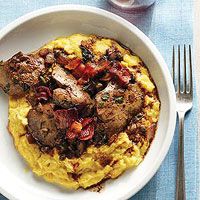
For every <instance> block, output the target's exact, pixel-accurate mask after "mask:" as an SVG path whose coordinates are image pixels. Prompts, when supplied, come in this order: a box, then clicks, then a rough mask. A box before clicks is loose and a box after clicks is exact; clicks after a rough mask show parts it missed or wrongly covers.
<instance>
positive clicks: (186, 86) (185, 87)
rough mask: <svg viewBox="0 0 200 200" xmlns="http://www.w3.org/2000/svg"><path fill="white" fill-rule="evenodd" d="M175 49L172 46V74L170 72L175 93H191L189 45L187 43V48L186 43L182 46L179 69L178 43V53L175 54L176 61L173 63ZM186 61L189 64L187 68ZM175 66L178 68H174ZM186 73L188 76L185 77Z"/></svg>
mask: <svg viewBox="0 0 200 200" xmlns="http://www.w3.org/2000/svg"><path fill="white" fill-rule="evenodd" d="M175 51H176V50H175V47H174V46H173V57H172V68H173V71H172V72H173V74H172V77H173V82H174V86H175V90H176V93H185V94H186V93H190V94H192V88H193V85H192V83H193V80H192V53H191V45H189V46H188V48H187V47H186V45H185V44H184V47H183V70H181V47H180V45H178V55H177V58H178V63H175V60H176V53H175ZM187 51H188V56H187ZM187 63H188V64H189V68H188V67H187V66H188V65H187ZM177 65H178V66H177ZM176 66H177V67H178V70H176ZM182 71H183V72H182ZM187 73H189V77H187ZM176 74H177V79H176V78H175V77H176ZM181 74H182V75H181ZM181 77H182V78H181ZM181 80H182V81H181ZM181 86H182V87H181Z"/></svg>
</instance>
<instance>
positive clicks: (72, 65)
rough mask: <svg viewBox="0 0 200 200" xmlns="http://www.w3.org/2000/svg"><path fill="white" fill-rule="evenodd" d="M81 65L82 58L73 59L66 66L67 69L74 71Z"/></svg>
mask: <svg viewBox="0 0 200 200" xmlns="http://www.w3.org/2000/svg"><path fill="white" fill-rule="evenodd" d="M80 64H81V59H80V58H72V59H69V60H68V64H67V65H65V68H66V69H69V70H73V69H75V68H77V67H78V66H79V65H80Z"/></svg>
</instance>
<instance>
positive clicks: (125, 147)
mask: <svg viewBox="0 0 200 200" xmlns="http://www.w3.org/2000/svg"><path fill="white" fill-rule="evenodd" d="M88 39H93V40H95V43H94V45H93V51H94V52H95V56H96V57H99V56H100V55H101V54H105V51H106V50H107V49H108V48H109V47H111V46H115V47H116V48H118V50H119V51H120V52H121V53H122V55H123V61H121V63H122V65H123V66H124V67H128V68H129V70H130V71H131V72H132V73H133V74H134V76H135V77H136V81H138V82H139V83H140V85H141V87H143V88H144V90H146V91H147V94H146V95H145V99H144V101H145V106H144V108H143V113H144V118H143V119H142V123H143V124H144V126H145V127H148V126H150V125H151V123H152V122H154V123H155V122H157V121H158V116H159V109H160V102H159V99H158V98H157V97H156V95H153V94H150V93H151V92H152V91H153V89H154V88H155V85H154V83H153V82H152V81H151V78H150V76H149V73H148V70H146V68H145V67H144V66H142V65H141V63H142V61H141V60H140V58H139V57H137V56H135V55H134V56H133V55H131V53H130V52H129V51H128V50H126V49H124V48H122V47H121V46H120V45H119V44H118V43H117V42H115V41H113V40H110V39H103V38H98V37H96V36H93V35H90V36H87V35H80V34H75V35H72V36H70V37H62V38H58V39H56V40H54V41H52V42H50V43H48V44H46V45H45V46H44V47H43V48H50V49H53V48H64V49H65V50H66V51H67V52H68V54H69V56H71V57H73V56H75V57H77V56H78V57H81V50H80V48H79V45H80V43H81V41H83V40H88ZM138 68H140V69H141V70H140V72H138V70H136V69H138ZM30 109H31V106H30V104H29V103H28V101H27V100H26V99H25V98H21V99H12V98H10V100H9V131H10V133H11V134H12V136H13V139H14V144H15V146H16V149H17V150H18V151H19V153H20V154H21V155H22V156H23V158H24V159H25V160H26V162H27V163H28V165H29V166H30V168H31V169H32V171H33V172H34V173H35V174H36V175H38V176H41V177H43V178H44V179H45V180H46V181H48V182H52V183H55V184H58V185H61V186H63V187H65V188H68V189H77V188H79V187H82V188H87V187H89V186H91V185H94V184H97V183H98V182H100V181H101V180H103V179H107V178H116V177H118V176H119V175H120V174H122V173H123V172H124V171H125V170H127V169H129V168H131V167H136V166H138V165H139V164H140V162H141V161H142V160H143V158H144V155H145V153H146V152H147V150H148V147H149V141H147V140H145V139H144V138H141V140H140V142H138V143H137V144H136V143H133V142H132V141H131V140H130V139H129V137H128V135H127V134H126V133H125V132H122V133H120V134H119V135H118V138H117V140H116V141H115V142H113V143H112V144H111V145H110V146H108V145H103V146H101V147H98V148H97V147H94V146H90V147H88V148H87V150H86V152H85V153H84V154H83V155H82V156H81V157H80V158H73V159H68V158H66V159H65V160H64V161H61V160H60V159H59V155H58V153H57V152H56V150H55V151H54V154H53V156H51V155H49V154H44V153H42V152H41V151H40V150H39V147H38V145H36V144H30V143H29V142H28V141H27V138H26V136H25V133H26V125H27V123H28V122H27V118H26V116H27V114H28V112H29V110H30ZM105 157H106V158H109V159H110V160H111V162H109V164H107V165H105V166H102V164H101V160H102V158H105ZM74 174H76V179H74ZM77 175H78V176H77Z"/></svg>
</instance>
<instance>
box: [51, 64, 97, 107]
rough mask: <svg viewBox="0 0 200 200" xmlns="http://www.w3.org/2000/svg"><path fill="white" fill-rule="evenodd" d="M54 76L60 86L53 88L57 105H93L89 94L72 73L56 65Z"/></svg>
mask: <svg viewBox="0 0 200 200" xmlns="http://www.w3.org/2000/svg"><path fill="white" fill-rule="evenodd" d="M52 77H53V78H54V79H55V80H56V81H57V83H58V84H59V86H60V87H62V88H56V89H55V90H53V99H54V101H55V103H56V104H57V105H60V106H62V107H64V108H69V107H72V106H75V105H80V106H86V105H93V101H92V99H91V98H90V96H89V94H88V93H87V92H85V91H83V89H82V88H81V86H80V85H78V84H77V81H76V79H75V78H74V77H73V76H72V75H71V74H66V73H65V71H64V70H63V69H62V68H61V67H58V66H56V67H55V68H54V70H53V72H52Z"/></svg>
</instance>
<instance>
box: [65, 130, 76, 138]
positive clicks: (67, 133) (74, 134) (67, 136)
mask: <svg viewBox="0 0 200 200" xmlns="http://www.w3.org/2000/svg"><path fill="white" fill-rule="evenodd" d="M76 136H77V134H76V133H75V132H72V131H67V132H66V138H67V139H69V140H73V139H75V138H76Z"/></svg>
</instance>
